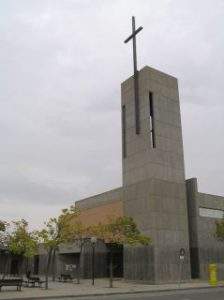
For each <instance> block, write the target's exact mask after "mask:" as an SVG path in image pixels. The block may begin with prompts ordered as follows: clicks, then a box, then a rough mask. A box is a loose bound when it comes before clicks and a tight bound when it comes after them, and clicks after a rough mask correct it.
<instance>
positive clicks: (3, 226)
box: [0, 220, 9, 248]
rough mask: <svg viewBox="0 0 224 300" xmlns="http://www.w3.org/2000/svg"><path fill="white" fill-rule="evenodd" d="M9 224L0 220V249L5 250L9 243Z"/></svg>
mask: <svg viewBox="0 0 224 300" xmlns="http://www.w3.org/2000/svg"><path fill="white" fill-rule="evenodd" d="M8 228H9V223H8V222H5V221H3V220H0V248H6V247H7V246H8V242H9V232H8Z"/></svg>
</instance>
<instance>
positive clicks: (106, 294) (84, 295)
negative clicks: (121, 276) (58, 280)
mask: <svg viewBox="0 0 224 300" xmlns="http://www.w3.org/2000/svg"><path fill="white" fill-rule="evenodd" d="M222 288H224V286H216V287H212V286H205V287H186V288H173V289H171V288H170V289H164V290H154V291H153V290H150V291H124V292H108V293H95V294H80V295H78V294H77V295H74V294H73V295H72V294H71V295H60V296H59V295H58V296H57V295H55V296H54V295H49V296H46V295H45V296H38V297H29V298H28V297H25V298H18V297H15V298H0V300H39V299H61V298H78V297H79V298H83V297H99V296H104V297H105V296H113V295H131V294H132V295H135V294H150V293H163V292H175V291H179V292H181V291H189V290H205V289H222Z"/></svg>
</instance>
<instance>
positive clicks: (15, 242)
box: [8, 219, 37, 258]
mask: <svg viewBox="0 0 224 300" xmlns="http://www.w3.org/2000/svg"><path fill="white" fill-rule="evenodd" d="M12 224H13V229H12V232H11V233H10V235H9V244H8V248H9V250H10V252H11V253H13V254H16V255H21V256H23V257H25V258H31V257H33V256H34V255H35V254H36V253H37V237H36V235H35V233H34V232H32V231H29V230H28V222H27V221H26V220H24V219H22V220H19V221H13V222H12Z"/></svg>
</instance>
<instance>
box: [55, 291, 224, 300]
mask: <svg viewBox="0 0 224 300" xmlns="http://www.w3.org/2000/svg"><path fill="white" fill-rule="evenodd" d="M60 299H61V300H94V299H95V300H98V299H99V300H223V299H224V288H217V289H215V288H214V289H203V290H198V289H197V290H189V291H174V292H159V293H158V292H157V293H147V294H141V293H140V294H129V295H127V294H126V295H112V296H97V297H96V296H94V297H74V298H60ZM55 300H56V299H55ZM57 300H58V299H57Z"/></svg>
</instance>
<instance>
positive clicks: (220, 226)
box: [215, 219, 224, 242]
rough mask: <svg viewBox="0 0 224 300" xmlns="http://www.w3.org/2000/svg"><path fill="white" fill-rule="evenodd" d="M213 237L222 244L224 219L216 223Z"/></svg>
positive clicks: (223, 239)
mask: <svg viewBox="0 0 224 300" xmlns="http://www.w3.org/2000/svg"><path fill="white" fill-rule="evenodd" d="M215 237H216V238H217V239H218V240H219V241H222V242H224V219H222V220H220V221H217V222H216V231H215Z"/></svg>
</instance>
